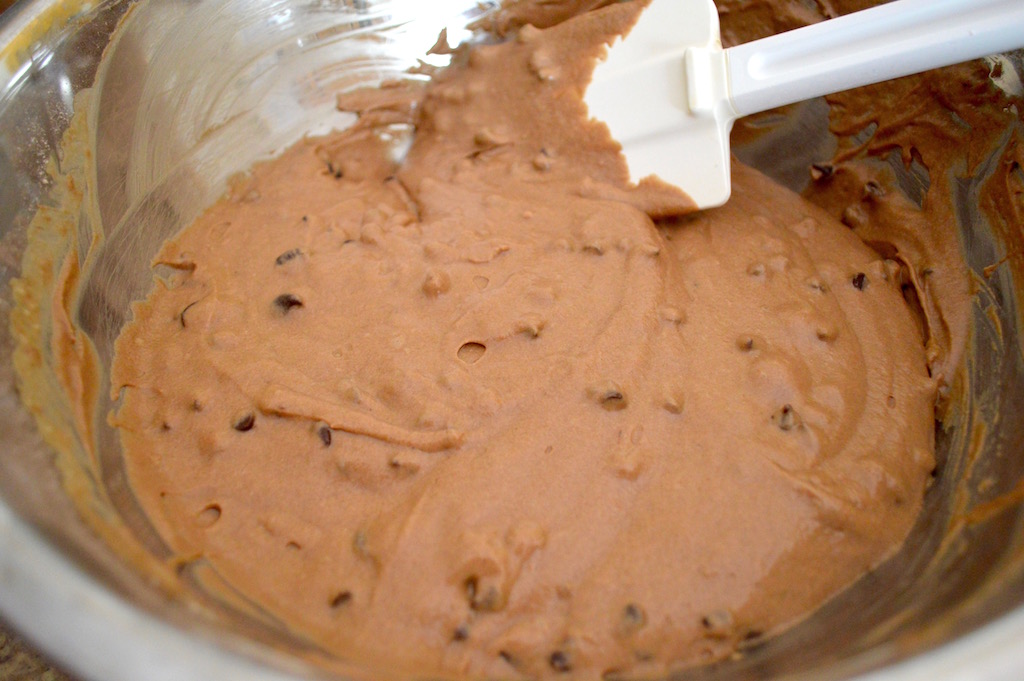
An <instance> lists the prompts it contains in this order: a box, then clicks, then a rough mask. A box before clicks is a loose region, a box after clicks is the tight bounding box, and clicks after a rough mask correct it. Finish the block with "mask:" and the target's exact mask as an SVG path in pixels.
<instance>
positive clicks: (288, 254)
mask: <svg viewBox="0 0 1024 681" xmlns="http://www.w3.org/2000/svg"><path fill="white" fill-rule="evenodd" d="M300 255H302V251H300V250H299V249H298V248H293V249H292V250H290V251H285V252H284V253H282V254H281V255H279V256H277V259H276V260H274V264H275V265H283V264H285V263H286V262H288V261H290V260H295V258H298V257H299V256H300Z"/></svg>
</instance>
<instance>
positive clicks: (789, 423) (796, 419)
mask: <svg viewBox="0 0 1024 681" xmlns="http://www.w3.org/2000/svg"><path fill="white" fill-rule="evenodd" d="M772 420H773V421H775V425H777V426H778V427H779V430H782V431H787V432H788V431H790V430H793V429H794V428H796V427H797V426H798V425H800V415H799V414H797V413H796V409H793V406H792V405H790V404H787V405H784V406H783V407H782V409H780V410H779V411H777V412H776V413H775V415H774V416H772Z"/></svg>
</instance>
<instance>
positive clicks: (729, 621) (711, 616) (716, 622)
mask: <svg viewBox="0 0 1024 681" xmlns="http://www.w3.org/2000/svg"><path fill="white" fill-rule="evenodd" d="M700 623H701V626H703V627H704V631H705V632H707V635H708V636H710V637H711V638H729V637H730V636H732V635H733V632H734V630H735V628H736V625H735V623H734V622H733V617H732V613H731V612H729V611H728V610H715V611H714V612H711V613H708V614H707V615H705V616H704V617H703V619H701V621H700Z"/></svg>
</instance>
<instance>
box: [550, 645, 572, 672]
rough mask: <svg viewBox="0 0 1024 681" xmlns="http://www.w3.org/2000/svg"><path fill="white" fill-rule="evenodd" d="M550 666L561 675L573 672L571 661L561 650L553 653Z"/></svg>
mask: <svg viewBox="0 0 1024 681" xmlns="http://www.w3.org/2000/svg"><path fill="white" fill-rule="evenodd" d="M548 664H549V665H551V668H552V669H554V670H555V671H556V672H558V673H560V674H564V673H566V672H571V671H572V663H571V662H570V661H569V656H568V655H566V654H565V653H564V652H563V651H561V650H556V651H555V652H553V653H551V657H549V658H548Z"/></svg>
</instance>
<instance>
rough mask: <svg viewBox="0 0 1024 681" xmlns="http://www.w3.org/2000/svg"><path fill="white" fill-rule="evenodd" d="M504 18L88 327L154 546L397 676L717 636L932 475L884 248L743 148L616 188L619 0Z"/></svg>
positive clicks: (598, 655)
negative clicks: (110, 343)
mask: <svg viewBox="0 0 1024 681" xmlns="http://www.w3.org/2000/svg"><path fill="white" fill-rule="evenodd" d="M538 7H539V9H538ZM533 9H534V10H536V12H537V16H536V17H532V18H531V20H532V21H534V22H536V23H538V24H541V25H544V24H551V26H550V27H548V28H543V29H542V28H536V27H534V26H532V25H524V26H522V28H519V29H518V30H517V31H515V34H514V37H511V38H510V39H509V40H508V41H506V42H503V43H501V44H496V45H481V46H476V47H473V48H472V49H468V50H459V51H458V52H457V54H456V56H455V61H454V64H453V66H452V67H450V68H449V69H447V70H445V71H443V72H441V73H439V74H437V75H436V76H435V77H434V78H433V79H432V81H431V82H430V83H429V85H426V86H425V87H421V86H418V85H399V84H394V85H387V86H385V87H383V88H382V89H380V90H376V91H373V92H366V91H363V92H356V93H351V94H349V95H344V96H342V97H341V98H340V100H339V105H340V106H341V108H343V109H346V110H351V111H355V112H357V113H358V114H359V115H360V118H359V122H358V123H357V124H356V125H355V126H353V127H352V128H350V129H348V130H345V131H343V132H340V133H337V134H335V135H333V136H330V137H328V138H323V139H310V140H306V141H303V142H301V143H299V144H298V145H296V146H295V147H293V148H292V149H290V150H288V151H287V152H285V153H284V154H282V155H281V156H280V157H279V158H278V159H276V160H274V161H272V162H268V163H265V164H263V165H259V166H257V167H256V168H254V169H253V170H252V172H251V174H250V175H248V176H247V177H246V178H244V179H242V180H239V181H238V182H237V183H236V184H235V186H234V187H233V189H232V191H231V193H230V195H229V196H227V197H226V198H225V199H224V200H222V201H221V202H219V203H217V204H216V205H214V206H213V207H211V208H210V209H209V210H208V211H207V212H206V213H205V214H204V215H203V216H202V217H201V218H200V219H199V220H198V221H197V222H196V223H195V224H193V225H192V226H191V227H189V228H188V229H186V230H185V231H183V232H182V233H181V234H180V235H178V236H177V237H176V238H174V239H173V240H171V241H169V242H168V243H166V244H165V246H164V247H163V249H162V252H161V253H160V255H159V256H158V258H157V261H156V265H157V266H158V267H157V270H158V273H159V275H160V276H159V278H158V279H157V284H156V286H155V289H154V291H153V292H152V294H151V295H150V296H149V298H148V299H147V300H146V301H144V302H142V303H139V304H138V305H137V306H136V307H135V311H134V312H135V317H134V321H133V323H132V324H131V325H130V326H128V327H127V328H126V329H125V330H124V332H123V334H122V335H121V337H120V339H119V340H118V343H117V356H116V361H115V364H114V368H113V380H112V387H113V391H114V394H115V396H118V395H119V396H120V397H121V402H120V406H119V409H118V411H117V412H116V414H115V415H114V416H113V421H114V422H115V424H116V425H117V426H118V427H119V428H120V431H121V437H122V442H123V445H124V450H125V456H126V458H127V465H128V470H129V477H130V483H131V485H132V488H133V489H134V491H135V493H136V495H137V497H138V499H139V501H140V503H141V505H142V507H143V508H144V509H145V511H146V512H147V513H148V515H149V517H150V518H151V520H152V522H153V524H154V526H155V527H156V528H157V530H158V531H159V532H160V534H161V535H162V537H163V538H164V539H165V541H166V542H167V543H168V544H169V546H170V547H171V548H172V550H173V551H174V552H176V553H177V554H179V555H180V556H181V557H182V560H194V559H197V558H199V557H202V558H203V559H204V560H205V561H206V563H207V564H208V565H209V566H211V567H212V569H214V570H215V571H216V573H217V574H218V575H219V576H220V578H221V579H222V580H224V582H226V583H227V584H230V585H231V586H232V587H233V588H234V589H235V590H236V591H237V592H238V593H239V594H241V595H242V596H244V597H245V598H247V599H249V600H250V601H252V602H254V603H256V604H258V605H259V607H261V608H262V609H263V610H265V611H266V612H267V613H269V614H270V615H271V616H273V617H275V618H277V619H278V620H280V621H281V622H283V623H284V624H286V625H287V626H288V627H289V628H291V629H292V630H294V631H296V632H299V633H301V634H302V635H303V636H305V637H307V638H308V639H309V640H311V641H312V642H314V643H315V644H316V645H318V646H321V647H322V648H324V649H325V650H328V651H330V652H332V653H336V654H338V655H340V656H342V657H346V658H350V659H355V660H359V661H362V662H364V663H365V664H367V665H369V666H371V667H375V668H377V669H386V670H390V672H391V673H393V674H395V675H399V676H401V675H409V674H418V675H427V676H430V675H435V676H456V677H462V676H469V677H477V678H480V677H501V678H522V677H559V676H563V675H571V676H573V677H578V678H599V677H601V675H602V674H605V675H611V676H616V675H623V676H630V675H643V674H654V673H664V672H666V671H668V670H672V669H677V668H681V667H686V666H691V665H694V664H697V663H700V662H706V661H711V660H716V659H721V658H723V657H726V656H728V655H730V654H732V653H733V652H734V651H735V650H736V649H737V648H738V647H740V648H741V647H742V646H744V645H748V644H749V643H750V641H756V640H759V639H760V638H761V637H764V636H767V635H770V634H772V633H774V632H777V631H779V630H780V629H782V628H784V627H786V626H787V625H790V624H792V623H793V622H795V621H797V620H798V619H799V618H801V617H802V616H804V615H806V614H807V613H808V612H810V611H812V610H813V609H814V608H816V607H817V606H819V605H820V604H821V603H823V602H824V601H825V600H827V599H828V598H829V597H831V596H832V595H834V594H836V593H837V592H838V591H840V590H841V589H843V588H844V587H845V586H847V585H849V584H850V583H851V582H852V581H854V580H855V579H856V578H857V577H858V576H860V575H862V574H863V573H864V572H865V571H867V570H869V569H870V568H871V567H873V566H875V565H877V564H878V563H879V562H880V561H882V560H883V559H884V558H886V557H887V556H889V555H890V554H891V553H892V552H893V551H894V550H895V549H896V548H898V546H899V545H900V543H901V542H902V541H903V539H904V538H905V536H906V535H907V533H908V531H909V529H910V527H911V525H912V524H913V523H914V521H915V518H916V516H917V514H918V512H919V510H920V508H921V503H922V497H923V494H924V490H925V488H926V486H927V483H928V480H929V474H930V472H931V471H932V469H933V467H934V460H933V432H934V427H935V418H934V403H935V399H936V392H937V389H938V387H939V386H938V383H939V380H938V379H936V378H930V377H929V371H928V367H927V362H926V357H925V351H924V339H923V337H922V330H921V326H920V323H919V322H918V321H917V319H916V318H915V316H914V314H913V313H912V312H911V310H910V308H909V307H908V305H907V303H906V302H905V300H904V297H903V295H902V293H901V281H902V280H901V272H900V266H899V265H898V264H897V263H895V262H893V261H891V260H886V259H884V258H883V257H881V256H880V255H879V254H878V253H877V252H875V251H873V250H872V249H870V248H868V247H867V246H865V245H864V244H863V243H862V242H861V241H860V240H859V239H858V238H857V237H856V236H855V235H854V234H853V233H852V232H851V231H850V230H849V229H848V228H847V227H846V226H844V225H843V224H841V223H840V222H838V221H837V220H835V219H834V218H832V217H830V216H829V215H828V214H826V213H825V212H823V211H822V210H820V209H818V208H816V207H814V206H812V205H810V204H809V203H807V202H805V201H804V200H803V199H801V198H799V197H798V196H797V195H796V194H792V193H790V192H789V191H788V190H785V189H783V188H781V187H779V186H777V185H775V184H774V183H772V182H771V181H769V180H768V179H766V178H764V177H762V176H761V175H759V174H758V173H756V172H755V171H753V170H749V169H747V168H745V167H742V166H738V167H737V168H736V170H735V178H734V193H733V198H732V200H731V201H730V202H729V204H728V205H727V206H725V207H723V208H721V209H717V210H714V211H708V212H706V213H703V214H691V215H685V214H686V213H687V212H688V207H689V202H688V199H687V198H686V197H685V195H683V194H681V193H680V192H678V191H675V190H673V189H672V188H669V187H666V186H664V185H661V184H659V183H657V182H649V183H642V184H641V186H640V187H631V186H629V183H628V175H627V171H626V167H625V164H624V161H623V159H622V158H621V156H620V155H619V153H618V146H617V145H616V143H615V142H614V141H613V140H611V139H610V138H609V136H608V133H607V130H606V128H605V127H604V126H603V125H602V124H600V123H598V122H595V121H591V120H589V119H588V116H587V112H586V110H585V107H584V106H583V104H582V102H581V94H582V90H583V87H584V85H585V83H586V82H587V79H588V77H589V73H590V70H591V68H592V65H593V61H594V59H595V58H596V57H598V56H599V55H600V54H601V52H602V50H603V49H604V47H603V46H604V45H605V43H606V42H608V41H609V40H610V39H611V38H612V37H613V36H615V35H617V34H620V33H622V32H623V31H625V30H627V29H628V27H629V26H630V25H631V24H632V22H633V21H635V19H636V16H637V14H638V12H639V11H640V10H641V9H642V7H641V4H640V3H624V4H612V5H610V6H608V7H605V8H603V9H599V10H595V11H589V12H586V13H583V14H580V15H579V16H575V17H572V18H565V17H562V16H557V12H558V11H560V10H558V9H557V8H555V9H554V10H552V11H551V12H549V13H548V14H545V13H544V11H543V6H537V7H534V8H533ZM506 18H507V17H506ZM511 24H515V22H514V21H512V22H511ZM511 24H510V25H511ZM395 126H399V127H401V126H414V128H415V138H414V141H413V144H412V147H411V149H410V150H409V152H408V155H407V157H406V158H405V159H404V161H403V162H402V163H401V164H396V163H395V162H394V161H392V160H391V159H392V154H391V151H390V147H389V145H388V143H386V142H385V141H384V140H383V139H382V133H383V132H386V131H394V129H395ZM679 162H680V163H686V162H687V159H685V158H681V159H679Z"/></svg>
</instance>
